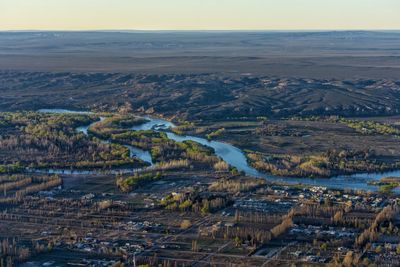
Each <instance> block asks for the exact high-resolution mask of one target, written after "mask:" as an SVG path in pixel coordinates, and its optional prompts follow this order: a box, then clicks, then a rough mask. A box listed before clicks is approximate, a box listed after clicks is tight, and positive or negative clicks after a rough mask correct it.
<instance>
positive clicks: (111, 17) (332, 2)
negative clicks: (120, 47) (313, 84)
mask: <svg viewBox="0 0 400 267" xmlns="http://www.w3.org/2000/svg"><path fill="white" fill-rule="evenodd" d="M398 10H400V1H398V0H380V1H376V0H351V1H348V0H325V1H320V0H281V1H279V2H278V1H275V0H264V1H260V0H230V1H228V0H219V1H213V0H202V1H201V2H200V1H194V0H170V1H164V0H147V1H140V0H139V1H128V0H115V1H112V2H110V1H106V0H96V1H95V0H57V1H54V0H3V1H1V2H0V18H1V23H0V31H109V30H111V31H126V30H131V31H326V30H398V29H400V18H399V16H398Z"/></svg>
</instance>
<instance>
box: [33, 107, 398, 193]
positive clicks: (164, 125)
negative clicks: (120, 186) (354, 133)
mask: <svg viewBox="0 0 400 267" xmlns="http://www.w3.org/2000/svg"><path fill="white" fill-rule="evenodd" d="M39 112H50V113H78V114H93V113H91V112H85V111H72V110H65V109H41V110H39ZM99 118H100V120H104V118H103V117H99ZM144 118H145V119H147V122H146V123H143V124H141V125H137V126H134V127H132V128H131V129H132V130H135V131H137V130H151V129H152V130H157V131H163V132H165V133H166V134H167V136H168V138H169V139H172V140H175V141H178V142H182V141H187V140H191V141H194V142H198V143H200V144H202V145H204V146H208V147H211V148H213V149H214V151H215V154H216V155H217V156H219V157H220V158H222V159H223V160H224V161H225V162H227V163H228V164H230V165H231V166H234V167H236V168H237V169H238V170H239V171H243V172H244V173H246V175H249V176H256V177H262V178H265V179H267V180H270V181H280V182H286V183H296V184H298V183H302V184H308V185H315V186H324V187H329V188H339V189H345V188H349V189H363V190H377V187H376V186H374V185H369V184H367V182H368V181H369V180H379V179H380V178H381V177H385V176H400V170H397V171H391V172H384V173H360V174H354V175H341V176H337V177H332V178H293V177H281V176H274V175H269V174H266V173H261V172H259V171H257V170H256V169H254V168H253V167H251V166H250V165H249V164H248V162H247V159H246V157H245V155H244V153H243V152H242V150H240V149H239V148H237V147H235V146H233V145H230V144H228V143H224V142H218V141H209V140H206V139H204V138H200V137H196V136H182V135H177V134H175V133H172V132H170V131H169V129H171V128H173V127H175V125H174V124H173V123H172V122H170V121H167V120H163V119H160V118H154V117H149V116H145V117H144ZM90 126H91V125H87V126H81V127H78V128H77V131H79V132H82V133H84V134H86V135H87V133H88V128H89V127H90ZM104 142H108V141H104ZM125 147H127V148H128V149H129V151H130V156H131V157H138V158H140V159H141V160H143V161H145V162H148V163H150V164H151V166H153V162H152V160H151V155H150V153H149V152H148V151H144V150H141V149H139V148H135V147H132V146H128V145H125ZM147 168H149V167H147ZM150 168H151V167H150ZM139 170H140V169H135V170H133V169H124V170H115V171H112V172H133V171H139ZM46 172H51V173H71V174H93V173H96V172H97V171H82V170H46ZM99 172H100V173H101V171H99ZM108 172H109V171H108Z"/></svg>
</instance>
